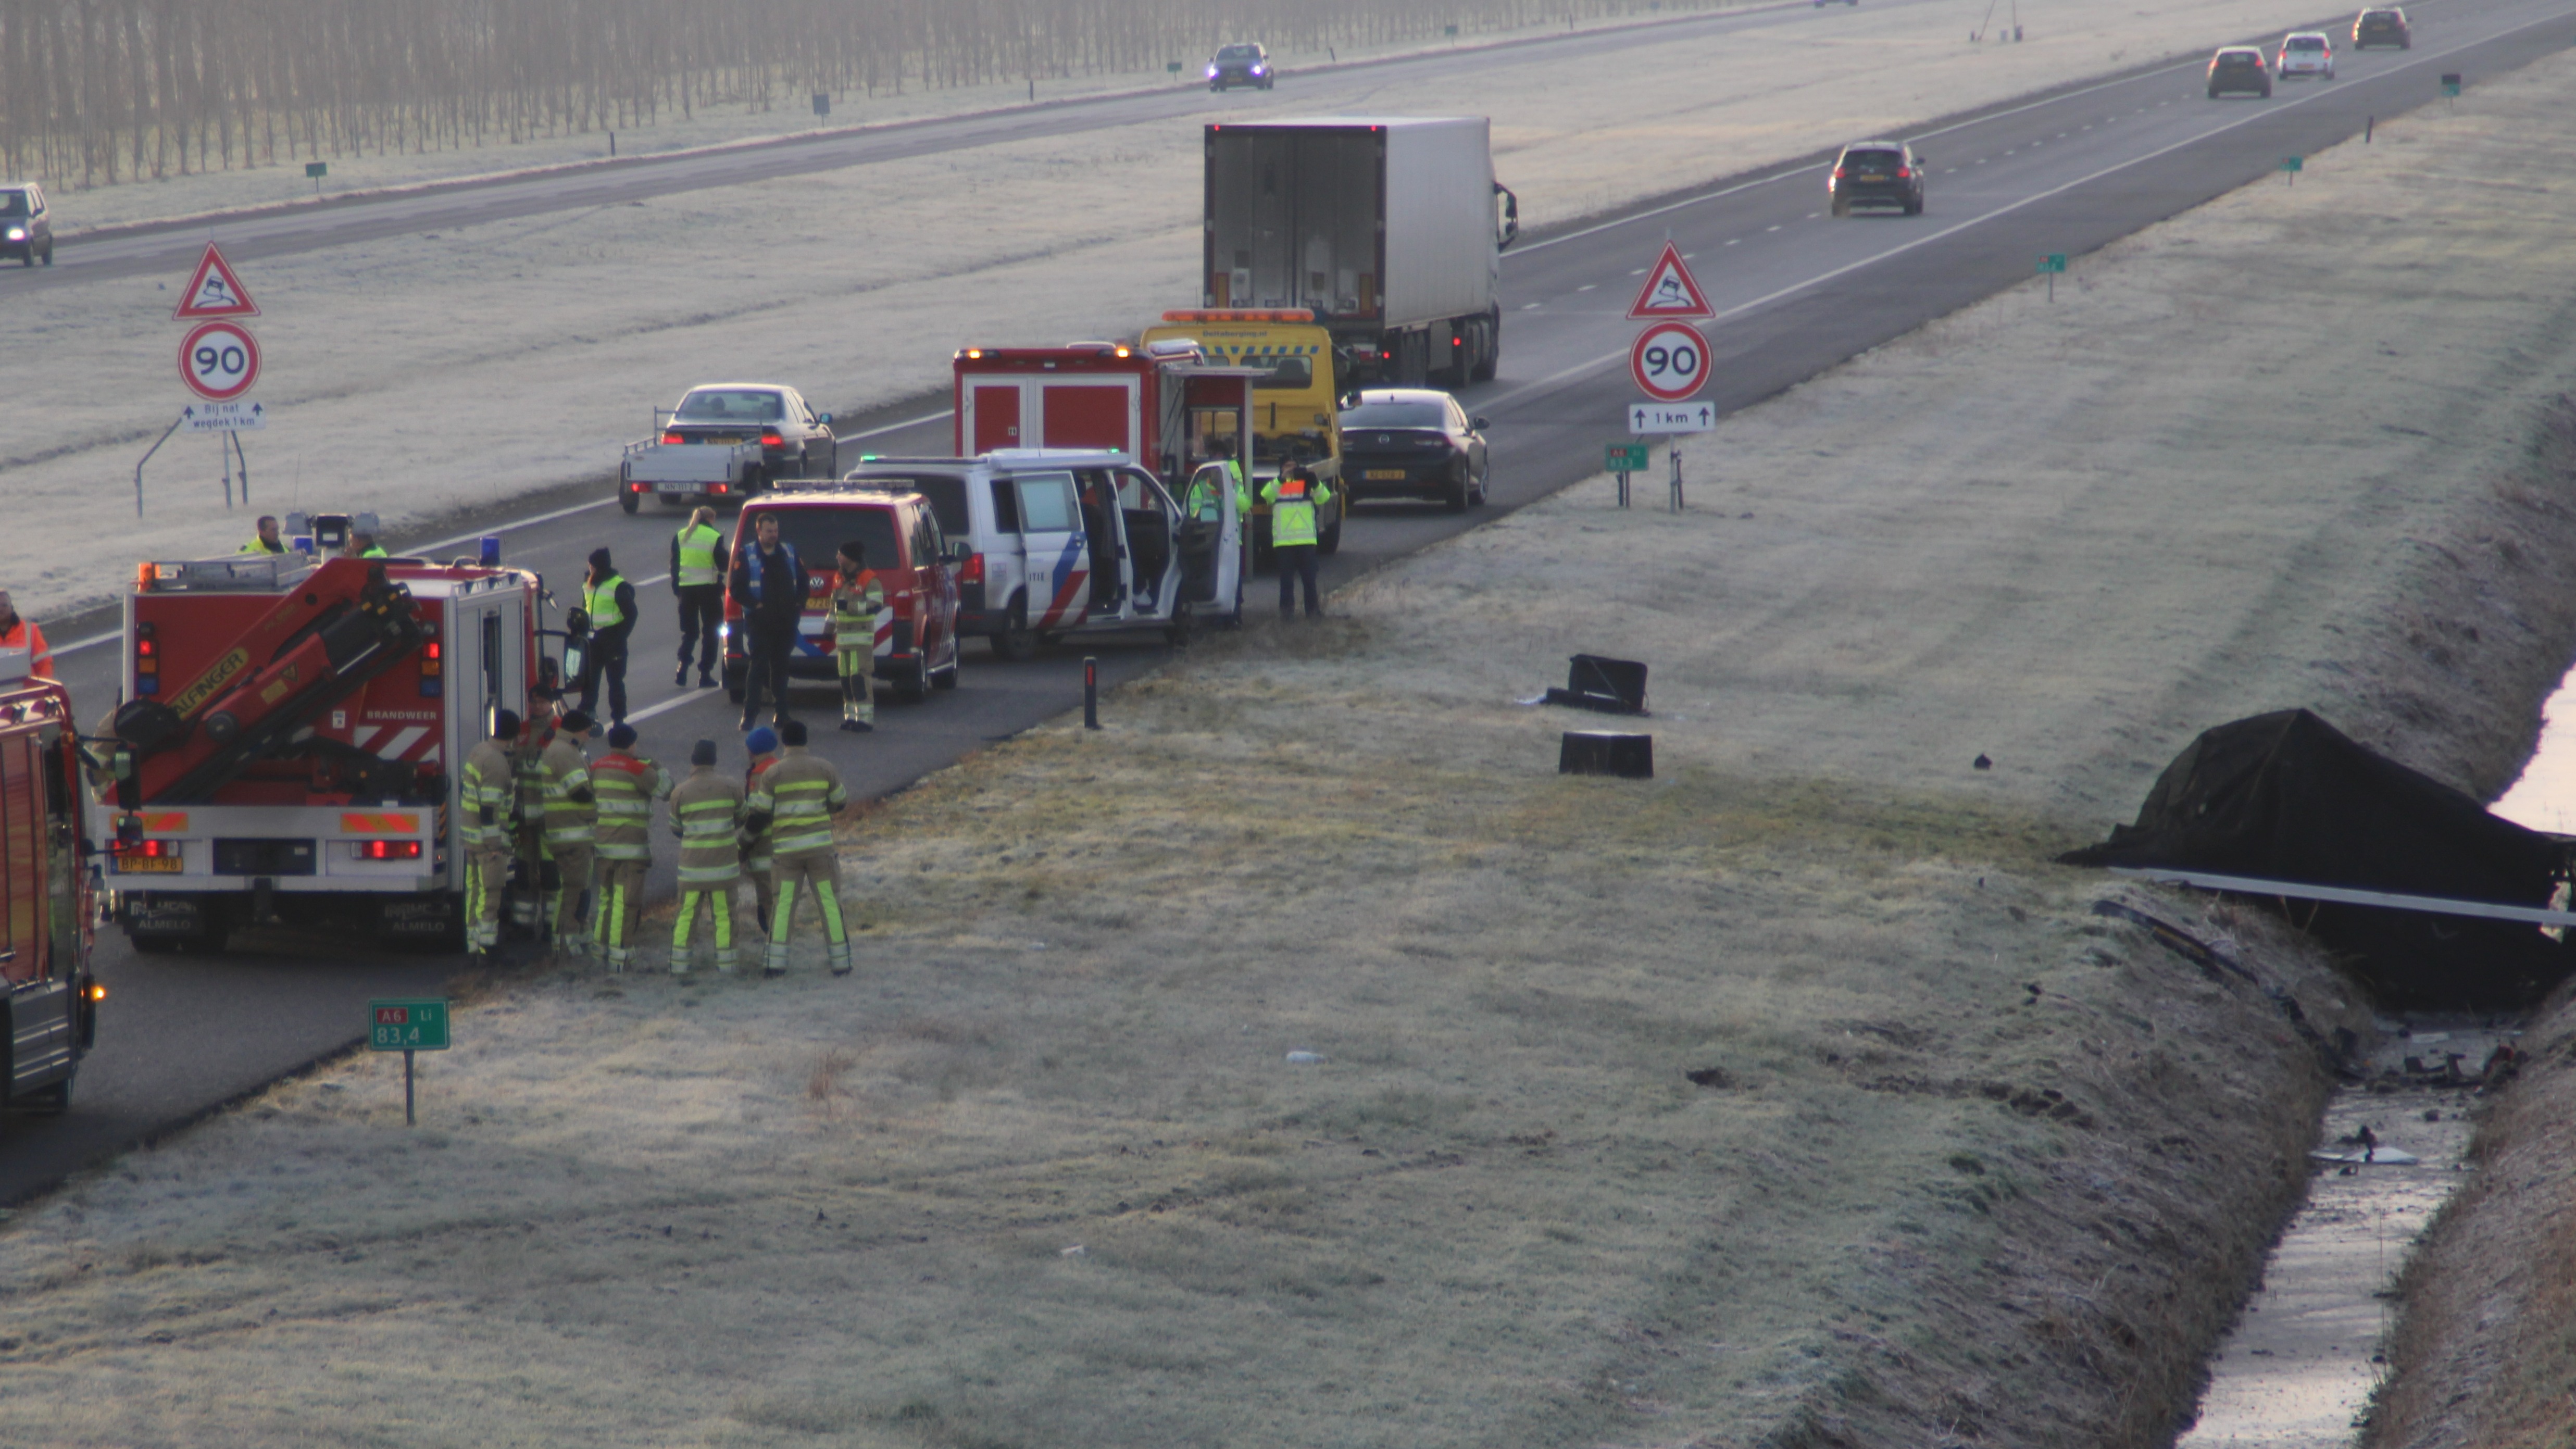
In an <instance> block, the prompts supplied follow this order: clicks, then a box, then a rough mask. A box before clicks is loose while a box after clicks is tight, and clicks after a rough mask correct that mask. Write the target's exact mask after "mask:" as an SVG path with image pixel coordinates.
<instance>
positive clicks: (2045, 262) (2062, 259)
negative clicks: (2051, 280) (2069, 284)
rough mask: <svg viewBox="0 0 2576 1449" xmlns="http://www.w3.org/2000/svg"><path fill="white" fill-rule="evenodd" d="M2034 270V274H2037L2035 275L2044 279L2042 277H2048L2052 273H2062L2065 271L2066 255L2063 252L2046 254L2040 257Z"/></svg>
mask: <svg viewBox="0 0 2576 1449" xmlns="http://www.w3.org/2000/svg"><path fill="white" fill-rule="evenodd" d="M2034 270H2035V272H2036V274H2037V275H2039V276H2043V277H2044V276H2048V275H2050V274H2051V273H2054V272H2062V271H2065V270H2066V253H2064V252H2050V253H2048V254H2047V255H2046V256H2043V257H2041V258H2040V259H2039V266H2038V267H2037V268H2035V269H2034Z"/></svg>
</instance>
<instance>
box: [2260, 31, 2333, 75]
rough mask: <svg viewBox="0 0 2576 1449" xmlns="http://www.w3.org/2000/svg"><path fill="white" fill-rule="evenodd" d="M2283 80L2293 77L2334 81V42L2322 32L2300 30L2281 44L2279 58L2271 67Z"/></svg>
mask: <svg viewBox="0 0 2576 1449" xmlns="http://www.w3.org/2000/svg"><path fill="white" fill-rule="evenodd" d="M2272 71H2273V74H2275V75H2278V76H2279V77H2280V78H2281V79H2283V80H2288V79H2289V78H2290V77H2292V76H2294V75H2312V76H2321V77H2323V78H2324V79H2326V80H2333V79H2334V42H2333V41H2332V40H2329V39H2327V38H2326V33H2325V32H2324V31H2322V30H2302V31H2300V32H2299V33H2298V34H2296V35H2293V36H2289V37H2287V38H2286V39H2284V40H2283V41H2282V42H2281V58H2280V60H2279V62H2278V63H2276V64H2275V65H2274V66H2273V67H2272Z"/></svg>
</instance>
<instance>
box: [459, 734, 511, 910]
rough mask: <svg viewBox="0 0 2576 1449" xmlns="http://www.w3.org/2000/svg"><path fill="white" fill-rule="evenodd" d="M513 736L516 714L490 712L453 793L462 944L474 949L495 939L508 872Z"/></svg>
mask: <svg viewBox="0 0 2576 1449" xmlns="http://www.w3.org/2000/svg"><path fill="white" fill-rule="evenodd" d="M518 742H519V717H518V716H517V715H515V714H513V713H511V712H510V711H508V710H506V709H505V710H500V711H498V712H496V713H495V714H494V715H493V716H492V737H491V738H490V739H488V740H485V741H484V742H483V743H481V744H479V745H476V746H475V747H474V750H473V752H472V753H471V754H468V755H467V756H466V757H465V771H464V774H463V776H462V777H461V782H462V783H461V788H460V790H459V791H458V794H457V801H456V808H457V815H458V820H457V830H456V835H457V839H458V840H459V841H460V842H461V843H462V844H463V845H464V847H465V946H466V949H467V950H469V951H472V952H475V953H476V954H478V955H489V954H491V953H492V952H494V951H496V950H498V949H500V945H501V890H502V887H503V886H504V885H505V884H506V883H507V882H508V880H509V878H510V856H511V844H512V842H511V836H512V834H513V833H514V831H515V829H516V825H517V821H516V819H515V817H516V816H517V814H518V801H519V782H518V778H517V773H518V761H517V759H516V758H515V755H516V752H517V748H518Z"/></svg>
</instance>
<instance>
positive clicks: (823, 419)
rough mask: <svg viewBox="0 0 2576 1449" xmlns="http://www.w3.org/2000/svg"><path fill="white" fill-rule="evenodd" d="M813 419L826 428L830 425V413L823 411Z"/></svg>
mask: <svg viewBox="0 0 2576 1449" xmlns="http://www.w3.org/2000/svg"><path fill="white" fill-rule="evenodd" d="M814 421H816V422H818V423H821V424H822V425H823V426H825V427H827V428H828V427H830V426H831V425H832V415H831V414H830V413H825V414H823V415H822V416H821V417H819V418H816V419H815V420H814Z"/></svg>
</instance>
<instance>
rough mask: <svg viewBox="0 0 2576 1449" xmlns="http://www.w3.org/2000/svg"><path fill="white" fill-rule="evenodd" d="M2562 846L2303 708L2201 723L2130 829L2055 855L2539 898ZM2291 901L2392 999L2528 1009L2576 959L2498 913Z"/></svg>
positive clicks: (2403, 1006) (2409, 1005) (2539, 901)
mask: <svg viewBox="0 0 2576 1449" xmlns="http://www.w3.org/2000/svg"><path fill="white" fill-rule="evenodd" d="M2565 854H2566V852H2565V850H2564V848H2563V847H2562V846H2561V845H2560V844H2559V842H2558V841H2556V840H2554V839H2552V838H2551V837H2549V836H2546V835H2543V834H2541V833H2539V832H2538V831H2533V830H2525V829H2523V828H2522V827H2521V826H2519V825H2516V824H2514V823H2512V822H2511V821H2508V820H2499V819H2497V818H2496V817H2495V816H2493V815H2490V814H2488V813H2487V811H2486V807H2485V806H2483V805H2480V804H2479V803H2478V802H2477V801H2475V800H2473V799H2470V798H2469V797H2468V796H2467V795H2464V794H2462V793H2460V792H2459V791H2457V790H2454V789H2452V788H2451V787H2450V786H2448V785H2445V784H2442V783H2441V782H2440V781H2438V780H2434V779H2432V778H2431V777H2429V776H2426V775H2422V774H2419V773H2417V772H2416V771H2414V770H2410V769H2408V768H2407V767H2405V766H2404V765H2401V764H2398V763H2397V762H2396V761H2394V760H2390V759H2385V758H2383V757H2381V756H2379V755H2376V754H2373V753H2371V752H2370V751H2369V750H2367V749H2365V748H2363V747H2362V746H2360V745H2358V744H2355V743H2353V742H2352V741H2351V740H2349V739H2346V738H2345V737H2344V736H2343V734H2342V733H2341V732H2339V731H2337V730H2336V729H2335V727H2334V726H2332V725H2330V724H2327V723H2326V722H2325V721H2324V720H2321V719H2319V718H2317V717H2316V716H2315V715H2313V714H2310V713H2309V712H2308V711H2306V710H2303V709H2298V710H2282V711H2280V712H2278V713H2274V714H2263V715H2256V716H2254V717H2253V718H2251V719H2241V720H2237V721H2236V722H2235V723H2233V724H2223V725H2220V726H2218V727H2217V728H2216V729H2213V730H2209V731H2208V732H2206V733H2204V734H2202V735H2201V737H2200V738H2199V739H2196V740H2194V741H2192V742H2191V745H2190V746H2189V747H2188V748H2186V749H2185V750H2184V751H2183V752H2182V753H2181V754H2179V755H2177V756H2175V757H2174V762H2173V763H2172V764H2170V765H2168V766H2166V767H2165V772H2164V774H2163V775H2161V776H2159V777H2158V778H2157V780H2156V786H2155V788H2154V789H2153V790H2151V791H2149V792H2148V794H2147V801H2146V804H2145V805H2143V806H2142V807H2140V808H2139V811H2138V819H2137V823H2136V824H2134V825H2122V826H2117V827H2114V828H2113V830H2112V831H2111V838H2110V839H2109V840H2108V841H2106V842H2104V843H2103V844H2100V845H2095V846H2089V847H2087V848H2085V849H2083V850H2078V851H2072V852H2070V853H2068V854H2066V855H2064V856H2061V857H2059V859H2061V860H2063V861H2064V862H2065V863H2067V864H2069V865H2093V866H2115V865H2116V866H2155V867H2163V868H2166V869H2171V870H2204V871H2212V872H2216V873H2220V874H2225V875H2248V876H2260V877H2264V878H2266V879H2271V880H2284V881H2298V882H2301V883H2303V884H2308V885H2324V886H2345V887H2350V888H2353V889H2358V890H2383V891H2397V892H2403V893H2405V894H2408V895H2421V896H2443V897H2447V898H2449V899H2453V900H2467V901H2483V902H2488V903H2492V904H2500V905H2515V906H2535V907H2538V906H2547V905H2548V904H2549V897H2550V892H2551V890H2552V889H2553V888H2554V886H2555V885H2556V883H2557V876H2558V873H2559V871H2560V869H2561V864H2562V861H2563V860H2564V858H2565ZM2289 911H2290V916H2291V919H2292V920H2294V921H2296V922H2298V923H2299V924H2301V925H2303V926H2305V927H2306V928H2307V929H2308V931H2309V932H2310V934H2312V935H2314V936H2316V937H2317V938H2318V939H2319V940H2321V941H2323V942H2325V943H2326V944H2327V945H2328V946H2329V947H2331V948H2333V949H2334V950H2335V951H2336V952H2338V953H2339V954H2341V955H2343V956H2345V957H2347V958H2348V964H2349V965H2350V966H2351V968H2352V969H2353V970H2354V972H2355V973H2356V974H2357V975H2359V976H2360V977H2361V979H2362V980H2363V981H2364V982H2366V983H2367V984H2368V985H2369V986H2370V988H2371V990H2372V992H2373V993H2374V994H2375V995H2376V996H2377V997H2378V998H2379V1001H2380V1004H2381V1005H2383V1006H2385V1007H2388V1008H2391V1009H2395V1010H2409V1011H2421V1010H2437V1009H2449V1010H2489V1009H2497V1008H2506V1007H2516V1006H2523V1005H2528V1004H2529V1003H2531V1002H2534V1001H2536V1000H2538V999H2539V998H2540V997H2541V996H2542V995H2544V994H2546V993H2547V992H2548V991H2549V989H2550V988H2551V987H2553V986H2556V985H2557V984H2558V983H2559V981H2561V980H2562V979H2564V978H2565V977H2566V975H2567V974H2568V971H2569V969H2570V967H2571V966H2576V950H2571V949H2570V948H2569V947H2565V946H2561V945H2560V944H2559V943H2558V942H2556V941H2553V940H2551V939H2550V938H2549V937H2547V936H2544V935H2542V934H2541V933H2540V931H2539V929H2538V928H2537V927H2534V926H2525V925H2516V924H2514V923H2512V922H2509V921H2486V920H2479V919H2476V918H2474V917H2466V916H2445V915H2434V914H2431V913H2428V912H2422V911H2402V910H2390V909H2386V908H2382V907H2373V906H2347V905H2337V904H2333V903H2327V902H2308V901H2291V902H2290V903H2289Z"/></svg>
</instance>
